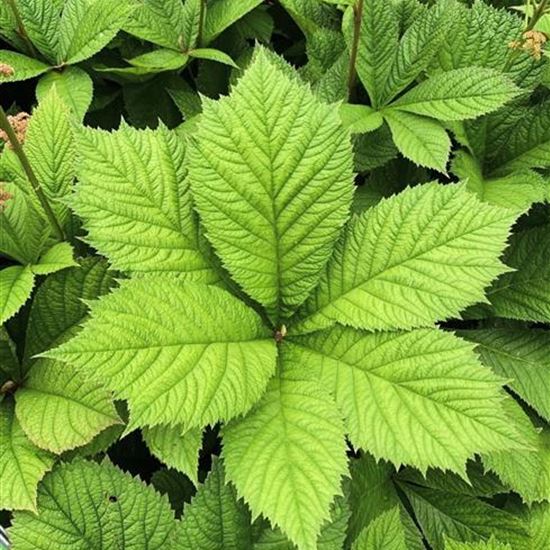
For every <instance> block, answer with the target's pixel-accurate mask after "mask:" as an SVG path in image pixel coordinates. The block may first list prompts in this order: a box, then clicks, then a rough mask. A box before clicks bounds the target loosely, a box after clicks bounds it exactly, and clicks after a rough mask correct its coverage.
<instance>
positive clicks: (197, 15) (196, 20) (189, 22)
mask: <svg viewBox="0 0 550 550" xmlns="http://www.w3.org/2000/svg"><path fill="white" fill-rule="evenodd" d="M206 10H207V6H206V4H205V3H203V0H186V1H185V4H184V5H183V11H182V17H181V37H182V39H181V42H182V49H183V51H185V52H187V51H189V50H192V49H193V48H195V47H198V46H199V44H197V40H198V39H199V35H200V32H201V25H202V21H201V17H204V15H205V13H203V11H204V12H206Z"/></svg>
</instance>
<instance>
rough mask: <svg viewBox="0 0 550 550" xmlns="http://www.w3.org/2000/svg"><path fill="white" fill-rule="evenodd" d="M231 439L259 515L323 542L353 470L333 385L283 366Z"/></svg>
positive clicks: (230, 431)
mask: <svg viewBox="0 0 550 550" xmlns="http://www.w3.org/2000/svg"><path fill="white" fill-rule="evenodd" d="M300 366H302V367H303V365H300ZM223 442H224V446H223V456H224V460H225V466H226V472H227V477H228V479H229V480H230V481H232V482H233V483H234V484H235V486H236V487H237V491H238V493H239V496H241V497H243V498H244V499H245V501H246V502H247V503H248V505H249V506H250V509H251V510H252V515H253V517H257V516H258V515H259V514H262V515H264V516H265V517H267V518H268V519H269V521H270V522H271V524H272V525H274V526H278V527H280V528H281V530H282V531H283V532H284V533H285V534H286V535H287V536H288V537H289V539H290V540H291V541H292V542H294V543H295V544H297V545H298V547H299V548H300V550H314V549H315V548H317V544H316V540H317V536H318V535H319V533H320V530H321V526H322V524H323V522H324V521H326V520H328V519H329V510H330V503H331V501H332V500H333V498H334V496H335V495H336V494H339V493H340V481H341V477H342V476H343V475H345V473H346V470H347V461H346V454H345V442H344V427H343V425H342V421H341V419H340V415H339V413H338V411H337V410H336V407H335V405H334V404H333V403H332V402H331V399H330V396H329V395H328V393H326V392H324V391H322V390H321V388H320V387H318V386H317V385H316V384H315V383H312V382H306V381H303V380H300V379H296V377H294V376H285V375H284V374H281V373H279V374H278V375H276V376H275V377H274V378H273V379H272V380H271V382H270V383H269V386H268V388H267V391H266V393H265V394H264V396H263V397H262V399H261V401H260V402H259V403H258V404H257V405H256V406H255V407H254V409H252V411H251V412H250V413H248V415H247V416H245V417H244V418H243V419H240V420H235V421H233V422H232V423H230V424H229V425H228V426H227V427H226V428H225V430H224V435H223Z"/></svg>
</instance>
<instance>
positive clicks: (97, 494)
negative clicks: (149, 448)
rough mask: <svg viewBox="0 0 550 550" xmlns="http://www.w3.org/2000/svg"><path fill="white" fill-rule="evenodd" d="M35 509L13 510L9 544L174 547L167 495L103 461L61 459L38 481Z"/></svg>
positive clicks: (82, 548)
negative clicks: (26, 510)
mask: <svg viewBox="0 0 550 550" xmlns="http://www.w3.org/2000/svg"><path fill="white" fill-rule="evenodd" d="M38 510H39V514H38V515H36V514H31V513H28V512H21V513H18V514H16V515H15V517H14V521H13V525H12V527H11V529H10V535H11V539H12V542H13V545H14V547H15V548H19V550H50V549H51V548H70V549H71V550H107V549H109V550H110V549H113V550H114V549H115V548H125V549H127V550H158V549H159V548H162V549H163V550H176V549H177V548H180V547H179V546H178V545H177V544H176V542H177V541H175V540H174V535H175V530H176V526H177V523H176V522H175V520H174V516H173V513H172V511H171V510H170V506H169V505H168V500H167V498H166V497H161V496H160V495H159V494H158V493H156V492H155V491H153V490H152V489H151V488H149V487H147V486H146V485H145V484H144V483H143V482H141V481H140V480H139V479H138V478H132V476H131V475H130V474H125V473H123V472H122V471H121V470H119V469H118V468H115V467H114V466H113V465H111V464H109V463H108V462H104V463H103V464H97V463H95V462H85V461H83V460H75V461H73V462H72V463H69V464H61V465H60V466H59V467H57V468H56V469H55V470H54V471H53V472H52V473H51V474H49V475H48V476H47V477H46V478H45V479H44V481H43V483H42V484H41V486H40V488H39V492H38Z"/></svg>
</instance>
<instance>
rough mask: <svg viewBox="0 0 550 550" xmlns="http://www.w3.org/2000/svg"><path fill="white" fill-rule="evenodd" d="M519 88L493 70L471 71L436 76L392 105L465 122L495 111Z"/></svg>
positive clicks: (443, 118) (515, 93) (470, 68)
mask: <svg viewBox="0 0 550 550" xmlns="http://www.w3.org/2000/svg"><path fill="white" fill-rule="evenodd" d="M518 92H519V88H518V87H517V86H516V85H515V84H514V83H513V82H512V81H511V80H510V79H508V78H507V77H505V76H503V75H502V74H501V73H499V72H497V71H494V70H492V69H482V68H473V67H468V68H467V69H456V70H454V71H448V72H445V73H441V74H439V75H436V76H433V77H432V78H429V79H427V80H425V81H424V82H422V83H420V84H419V85H418V86H415V87H414V88H413V89H412V90H411V91H410V92H407V93H406V94H405V95H404V96H402V97H401V98H399V99H398V100H397V101H396V102H394V103H392V107H396V108H398V109H403V110H405V111H408V112H411V113H416V114H417V115H424V116H429V117H433V118H437V119H439V120H464V119H467V118H475V117H478V116H481V115H484V114H487V113H490V112H491V111H495V110H496V109H498V108H499V107H501V106H502V105H504V103H506V102H508V101H510V100H511V99H513V98H514V97H515V96H517V95H518Z"/></svg>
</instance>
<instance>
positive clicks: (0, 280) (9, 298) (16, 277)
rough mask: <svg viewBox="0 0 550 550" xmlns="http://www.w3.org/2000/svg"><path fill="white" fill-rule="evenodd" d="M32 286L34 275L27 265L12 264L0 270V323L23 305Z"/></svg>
mask: <svg viewBox="0 0 550 550" xmlns="http://www.w3.org/2000/svg"><path fill="white" fill-rule="evenodd" d="M33 287H34V275H33V272H32V270H31V268H30V267H28V266H27V267H23V266H20V265H14V266H10V267H6V268H4V269H2V270H1V271H0V325H2V324H4V323H5V322H6V321H7V320H8V319H10V318H11V317H13V316H14V315H15V314H16V313H17V312H18V311H19V309H21V307H23V305H24V304H25V302H26V301H27V300H28V299H29V298H30V296H31V292H32V289H33Z"/></svg>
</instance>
